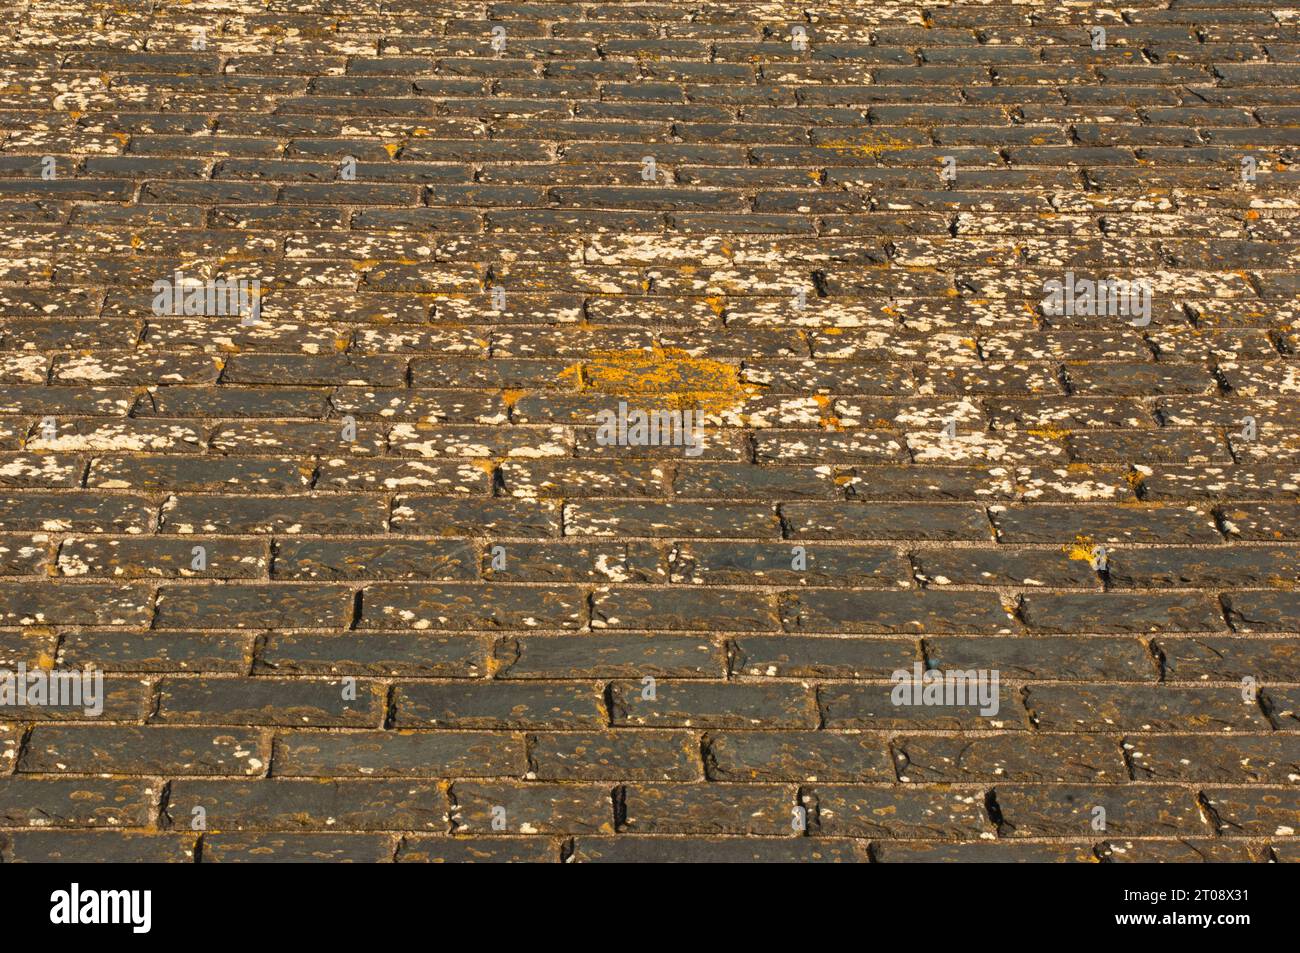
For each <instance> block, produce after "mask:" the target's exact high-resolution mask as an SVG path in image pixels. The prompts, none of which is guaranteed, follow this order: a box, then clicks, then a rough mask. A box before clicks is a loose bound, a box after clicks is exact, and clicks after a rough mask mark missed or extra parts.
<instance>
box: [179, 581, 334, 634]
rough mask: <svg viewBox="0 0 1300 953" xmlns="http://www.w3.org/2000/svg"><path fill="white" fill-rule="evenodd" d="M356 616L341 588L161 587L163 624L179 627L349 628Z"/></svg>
mask: <svg viewBox="0 0 1300 953" xmlns="http://www.w3.org/2000/svg"><path fill="white" fill-rule="evenodd" d="M351 619H352V593H351V592H350V591H349V590H347V589H344V588H342V587H340V586H313V585H303V584H298V583H283V584H279V585H247V584H245V585H241V584H232V585H204V586H163V587H161V588H160V589H159V591H158V621H157V624H158V626H159V627H164V628H177V629H226V628H230V627H231V626H232V625H233V626H235V627H236V628H241V629H242V628H255V629H270V628H289V627H297V626H301V627H310V628H321V629H345V628H347V627H348V623H349V622H350V621H351Z"/></svg>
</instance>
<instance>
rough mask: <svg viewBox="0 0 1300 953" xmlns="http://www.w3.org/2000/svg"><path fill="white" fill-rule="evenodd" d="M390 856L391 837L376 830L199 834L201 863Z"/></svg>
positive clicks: (355, 860)
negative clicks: (313, 832) (200, 838)
mask: <svg viewBox="0 0 1300 953" xmlns="http://www.w3.org/2000/svg"><path fill="white" fill-rule="evenodd" d="M392 859H393V843H392V840H391V838H389V837H386V836H383V835H380V834H268V833H265V832H261V831H259V832H256V833H249V834H235V833H229V832H226V831H218V832H215V833H211V834H205V835H204V837H203V857H202V862H203V863H205V864H283V863H291V864H312V863H320V864H324V863H330V864H377V863H384V862H386V861H390V860H392Z"/></svg>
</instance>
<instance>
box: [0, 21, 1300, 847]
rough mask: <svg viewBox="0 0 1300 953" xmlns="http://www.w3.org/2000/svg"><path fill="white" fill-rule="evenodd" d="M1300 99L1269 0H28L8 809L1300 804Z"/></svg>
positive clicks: (1290, 40)
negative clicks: (58, 683) (27, 694)
mask: <svg viewBox="0 0 1300 953" xmlns="http://www.w3.org/2000/svg"><path fill="white" fill-rule="evenodd" d="M1098 27H1100V28H1102V30H1104V36H1103V35H1102V34H1099V33H1097V32H1096V30H1095V29H1094V28H1098ZM498 28H499V29H498ZM1297 143H1300V13H1297V11H1295V10H1290V9H1287V10H1275V9H1273V4H1272V3H1266V2H1255V0H1156V2H1142V0H1138V2H1133V3H1126V4H1124V5H1123V7H1122V9H1121V8H1114V7H1109V6H1102V5H1095V6H1090V5H1085V4H1073V5H1070V6H1069V7H1063V6H1062V5H1059V4H1046V3H1045V4H1041V5H1037V4H1030V3H1016V4H1009V3H1002V2H994V3H976V2H957V3H952V4H938V3H936V4H922V5H916V4H912V3H897V4H895V3H876V2H872V3H866V2H862V3H843V2H828V3H820V4H814V3H808V4H804V3H782V2H752V3H751V2H723V3H713V2H659V3H602V2H585V0H579V2H571V3H552V2H524V3H508V2H504V3H496V2H470V0H453V2H445V3H444V2H435V0H208V2H203V0H195V2H174V0H159V2H154V3H150V2H145V0H113V2H103V3H100V2H89V0H86V2H73V0H59V2H29V3H22V4H19V8H18V10H17V11H12V12H11V13H10V14H9V15H7V16H6V17H5V19H4V22H3V23H2V24H0V573H3V578H0V666H3V668H5V669H7V670H9V671H10V672H15V671H16V670H17V669H18V667H19V666H20V665H22V666H25V667H26V668H27V669H28V670H30V671H29V672H28V673H27V674H28V676H29V677H30V676H31V672H35V673H36V675H35V678H36V679H39V678H42V677H45V676H46V675H47V673H48V674H50V675H52V674H56V673H59V672H63V673H68V672H70V671H72V670H76V671H84V670H85V667H86V666H94V667H95V669H96V670H98V671H100V672H102V673H104V697H103V698H102V711H99V712H97V713H95V712H91V711H90V710H89V709H88V708H87V707H86V706H85V705H80V706H77V705H63V706H51V705H48V704H46V705H40V704H12V705H9V706H7V707H5V708H2V709H0V860H4V861H12V860H51V859H77V860H89V859H114V860H126V859H131V860H174V861H182V862H193V861H204V862H206V861H238V860H300V859H327V860H364V861H374V860H393V859H396V860H469V859H473V860H490V861H507V860H526V861H550V862H559V861H562V860H574V861H594V860H603V861H610V860H622V861H631V860H674V859H675V860H745V861H749V860H756V861H812V860H842V861H848V860H858V861H863V860H873V861H908V860H1080V861H1097V860H1101V861H1127V860H1162V861H1199V860H1255V861H1260V860H1270V859H1278V860H1293V859H1297V857H1300V851H1298V850H1297V847H1296V843H1297V841H1296V834H1297V831H1300V789H1298V788H1297V780H1300V721H1298V720H1297V717H1298V716H1297V714H1296V712H1297V711H1298V710H1300V708H1298V707H1297V706H1300V648H1298V642H1297V635H1296V631H1297V626H1298V624H1300V595H1297V591H1296V583H1297V570H1298V569H1300V550H1298V549H1297V545H1296V541H1297V539H1298V538H1300V503H1298V494H1300V430H1298V428H1297V403H1298V401H1297V397H1298V395H1300V372H1298V370H1297V368H1298V365H1297V361H1296V348H1297V337H1296V332H1295V330H1294V322H1295V314H1296V302H1295V296H1294V292H1295V285H1294V282H1293V281H1292V280H1291V279H1292V278H1293V276H1294V274H1295V265H1296V258H1297V247H1298V246H1297V241H1296V237H1297V233H1300V224H1297V221H1298V219H1297V211H1298V210H1300V204H1298V201H1297V185H1298V184H1300V177H1297V174H1296V172H1295V171H1292V169H1291V166H1290V163H1291V161H1292V156H1293V154H1294V147H1295V146H1296V144H1297ZM648 160H649V161H648ZM178 271H179V272H180V273H181V274H180V275H177V272H178ZM1112 279H1114V280H1115V281H1116V282H1118V284H1117V285H1113V286H1110V289H1109V290H1110V291H1113V292H1114V293H1113V294H1111V293H1108V294H1106V295H1103V296H1102V299H1101V300H1100V302H1099V304H1098V303H1097V302H1093V303H1091V304H1090V303H1089V300H1087V299H1083V298H1071V300H1070V301H1069V302H1068V304H1060V302H1057V301H1056V299H1054V298H1053V297H1052V294H1051V289H1053V288H1055V287H1059V286H1060V285H1064V286H1066V288H1067V289H1068V288H1073V289H1075V290H1078V289H1082V288H1085V287H1090V285H1089V283H1090V282H1105V281H1109V280H1112ZM224 281H244V282H249V283H256V284H248V285H245V286H244V287H246V288H247V289H249V297H248V298H247V299H246V300H244V302H243V305H244V313H243V314H240V313H214V311H224V312H231V311H236V312H237V311H238V310H239V309H238V308H237V307H233V308H222V307H220V305H221V304H222V303H223V302H222V301H221V300H220V297H219V296H217V295H215V294H214V295H213V296H211V297H205V298H204V300H202V301H199V300H198V297H197V296H196V297H194V298H193V299H192V300H193V304H194V308H193V310H192V312H191V313H188V314H187V313H185V308H184V307H183V304H182V306H178V307H177V308H175V309H171V308H169V307H168V306H167V304H166V303H165V301H164V303H163V304H161V305H160V304H159V295H160V294H161V295H162V296H163V298H165V296H166V293H167V292H168V291H169V290H173V289H174V290H176V291H178V292H180V291H184V292H185V294H184V295H183V296H182V297H187V298H188V297H190V296H189V292H190V291H191V290H192V289H193V288H194V287H196V286H197V287H199V288H201V289H204V290H209V289H212V290H215V289H218V284H217V283H218V282H224ZM169 282H170V283H171V284H168V283H169ZM1053 282H1056V283H1059V285H1053V284H1052V283H1053ZM155 283H159V284H157V285H156V284H155ZM160 288H161V289H162V291H161V292H160V291H159V289H160ZM214 302H215V304H214ZM253 302H255V303H256V307H254V306H253ZM1058 305H1059V306H1058ZM1094 305H1096V306H1094ZM195 311H197V312H199V313H194V312H195ZM620 406H621V407H622V409H623V411H624V412H625V414H627V415H633V416H635V415H636V414H638V413H641V412H644V411H651V410H655V411H662V412H669V411H678V412H688V413H689V414H690V415H692V416H688V417H686V418H685V420H686V423H687V424H690V423H691V422H692V421H694V419H695V418H694V416H693V415H694V414H695V413H696V412H699V413H702V414H704V415H705V416H704V421H705V424H706V427H705V430H704V439H703V444H702V445H695V446H689V445H659V446H655V445H646V443H645V442H644V441H642V442H641V443H640V444H639V445H638V444H637V437H636V435H635V433H632V434H629V439H628V441H627V442H626V445H625V444H624V443H620V442H615V443H612V444H611V443H610V442H609V441H608V440H606V439H604V438H605V437H606V436H608V434H607V433H603V432H601V431H599V430H598V423H600V422H601V421H602V420H603V419H604V417H603V415H605V414H608V413H618V412H619V409H620ZM676 436H679V437H681V438H682V440H683V441H688V440H689V439H690V438H692V437H694V436H698V433H697V432H696V431H692V430H691V429H690V428H689V426H687V425H683V427H682V428H681V429H680V430H679V431H678V432H677V433H676ZM616 440H617V438H616ZM914 666H917V667H916V668H914ZM924 669H931V670H934V673H933V674H932V675H930V676H926V678H937V679H940V681H939V683H938V685H939V687H940V688H942V687H943V685H944V682H943V679H945V678H947V679H948V684H951V679H952V673H954V672H958V673H968V674H969V675H970V676H973V677H974V678H976V679H977V680H978V681H977V684H978V686H979V687H983V688H985V689H988V690H990V691H992V690H993V689H994V688H996V691H995V692H994V693H993V694H992V695H990V696H989V697H988V698H986V699H985V704H983V705H981V704H979V703H972V700H971V698H966V699H964V700H963V699H954V698H929V697H922V698H920V699H917V700H921V701H926V702H927V703H925V704H907V703H899V699H900V690H901V689H903V688H908V687H911V683H910V681H901V680H902V679H903V678H904V677H906V678H908V679H914V678H915V677H916V675H917V674H918V673H920V672H921V671H922V670H924ZM896 673H898V674H896ZM0 674H3V673H0ZM13 678H16V675H15V676H13ZM995 678H996V682H995V681H994V679H995ZM12 680H13V679H11V681H12ZM92 684H93V683H92ZM927 684H928V683H927ZM0 687H2V686H0ZM918 687H922V686H918ZM971 687H972V689H974V687H976V686H974V685H973V686H971ZM28 701H30V699H28ZM904 701H906V699H904ZM932 702H938V703H932Z"/></svg>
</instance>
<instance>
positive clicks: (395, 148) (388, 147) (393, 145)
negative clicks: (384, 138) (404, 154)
mask: <svg viewBox="0 0 1300 953" xmlns="http://www.w3.org/2000/svg"><path fill="white" fill-rule="evenodd" d="M384 151H385V152H387V153H388V158H390V159H396V158H397V153H399V152H401V151H402V144H401V143H400V142H385V143H384Z"/></svg>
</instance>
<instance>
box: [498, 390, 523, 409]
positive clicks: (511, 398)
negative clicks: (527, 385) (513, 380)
mask: <svg viewBox="0 0 1300 953" xmlns="http://www.w3.org/2000/svg"><path fill="white" fill-rule="evenodd" d="M527 393H528V391H526V390H503V391H502V392H501V399H502V400H503V401H505V403H506V406H507V407H513V406H514V405H515V402H516V401H518V400H519V398H520V397H523V396H524V394H527Z"/></svg>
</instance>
